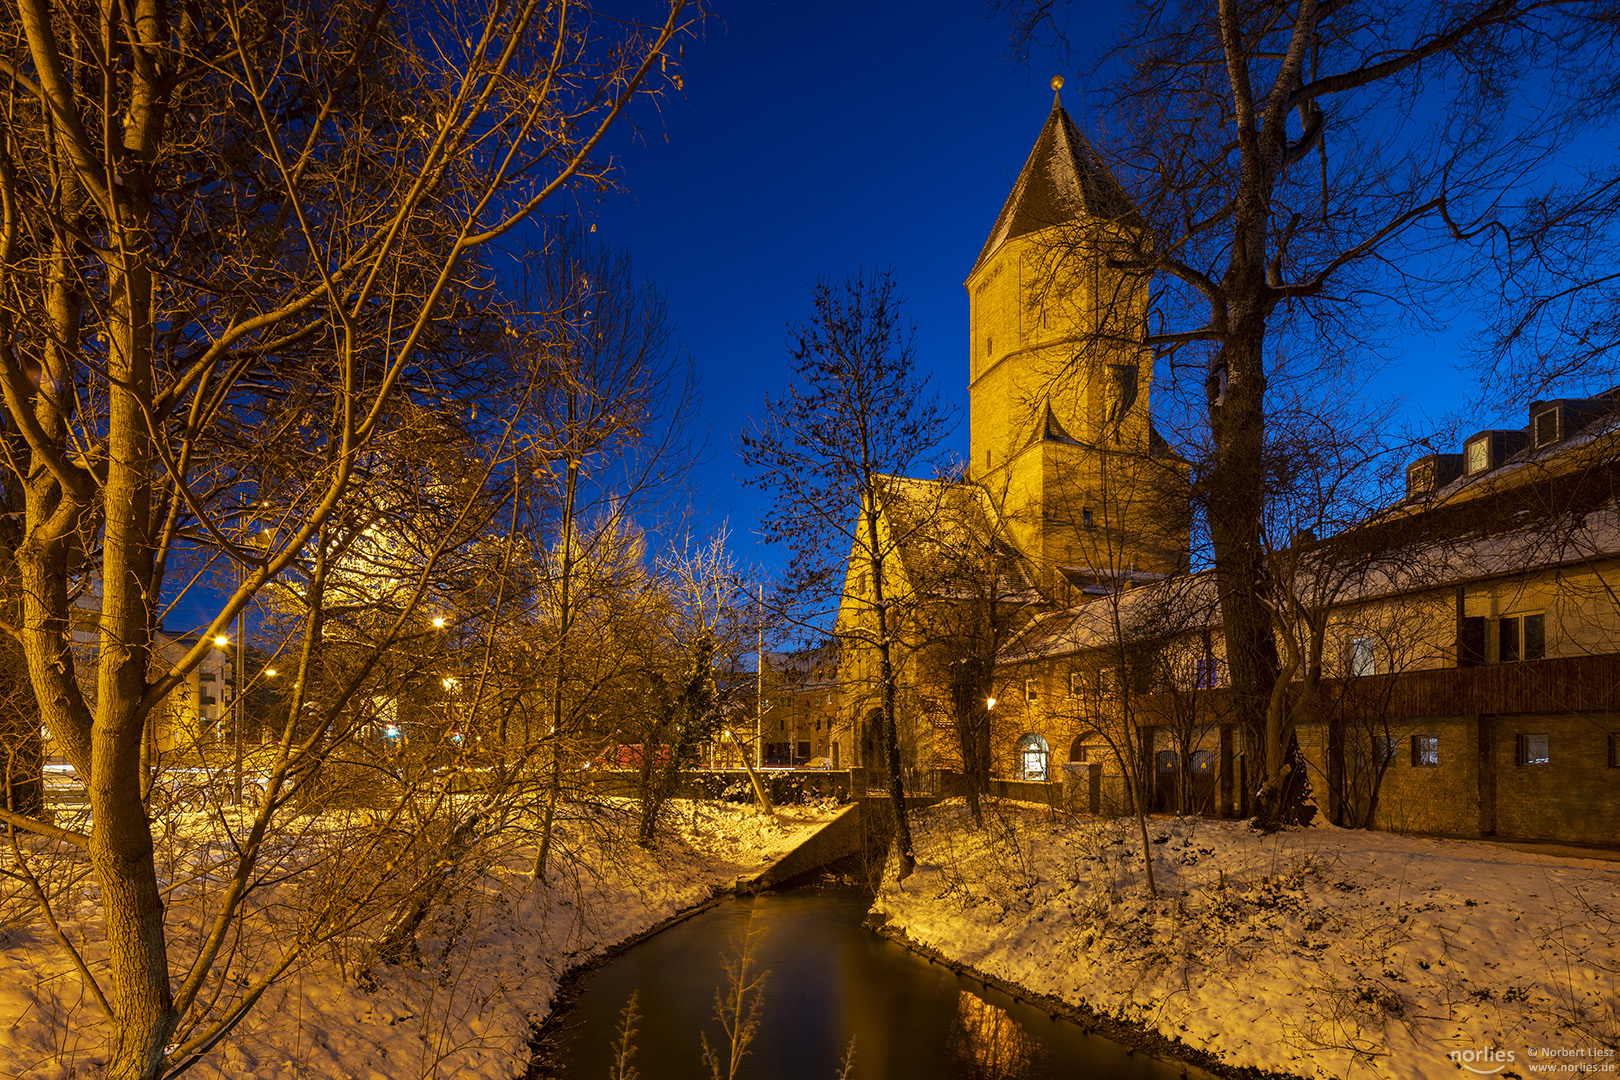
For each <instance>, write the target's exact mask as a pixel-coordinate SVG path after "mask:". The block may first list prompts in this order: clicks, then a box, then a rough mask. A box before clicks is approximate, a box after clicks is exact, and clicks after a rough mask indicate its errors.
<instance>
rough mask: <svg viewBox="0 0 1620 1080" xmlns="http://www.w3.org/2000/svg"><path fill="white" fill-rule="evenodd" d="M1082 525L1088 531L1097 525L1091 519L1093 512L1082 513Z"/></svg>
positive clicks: (1085, 511)
mask: <svg viewBox="0 0 1620 1080" xmlns="http://www.w3.org/2000/svg"><path fill="white" fill-rule="evenodd" d="M1080 524H1082V525H1084V526H1085V527H1086V528H1088V529H1089V528H1091V527H1092V526H1093V525H1094V524H1096V523H1095V522H1094V521H1092V519H1091V511H1090V510H1082V511H1080Z"/></svg>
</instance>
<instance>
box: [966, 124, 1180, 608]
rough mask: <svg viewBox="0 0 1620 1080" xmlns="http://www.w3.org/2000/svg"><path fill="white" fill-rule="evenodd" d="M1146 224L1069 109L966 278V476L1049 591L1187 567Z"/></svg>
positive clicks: (1050, 129) (1051, 127)
mask: <svg viewBox="0 0 1620 1080" xmlns="http://www.w3.org/2000/svg"><path fill="white" fill-rule="evenodd" d="M1140 234H1141V225H1140V219H1139V218H1138V216H1137V214H1136V212H1135V210H1134V208H1133V207H1132V206H1131V203H1130V200H1129V198H1128V197H1127V196H1126V194H1125V192H1124V190H1123V189H1122V188H1121V187H1120V185H1119V183H1118V181H1116V180H1115V179H1114V177H1113V175H1112V174H1111V173H1110V172H1109V171H1108V168H1107V166H1106V165H1104V164H1103V162H1102V159H1101V158H1100V157H1099V156H1098V155H1097V152H1096V151H1095V150H1094V149H1093V148H1092V146H1091V144H1090V143H1089V142H1087V141H1086V138H1085V136H1084V135H1083V134H1081V133H1080V130H1079V129H1078V128H1077V127H1076V126H1075V124H1074V121H1073V120H1071V119H1070V118H1069V114H1068V113H1067V112H1065V111H1064V109H1063V106H1062V104H1061V102H1060V101H1058V100H1057V99H1056V98H1054V100H1053V104H1052V113H1051V115H1050V116H1048V117H1047V119H1046V124H1045V126H1044V127H1042V128H1041V133H1040V136H1039V138H1037V139H1036V140H1035V148H1034V150H1032V151H1031V152H1030V155H1029V159H1028V160H1027V161H1025V162H1024V168H1023V172H1021V173H1020V174H1019V177H1018V182H1017V183H1016V184H1015V185H1013V189H1012V194H1010V195H1009V196H1008V197H1007V202H1006V204H1005V205H1004V206H1003V207H1002V208H1001V214H1000V216H999V217H997V218H996V224H995V228H994V229H992V230H991V232H990V238H989V240H988V241H987V242H986V243H985V245H984V249H983V250H982V251H981V252H980V253H979V257H978V260H977V262H975V263H974V266H973V270H972V272H971V273H970V274H969V275H968V279H967V282H966V285H967V290H968V296H969V303H970V308H971V317H970V325H971V330H970V336H971V343H970V344H971V353H970V355H971V360H970V365H969V372H970V377H971V382H970V384H969V401H970V415H971V429H972V430H971V439H970V442H971V450H970V455H971V456H970V461H969V473H970V475H971V477H972V478H973V479H974V480H976V481H978V482H979V483H980V484H982V485H983V486H984V487H985V489H986V490H987V491H988V492H989V493H990V496H991V499H992V500H993V501H994V503H995V505H996V508H997V510H998V511H999V512H1000V515H1001V517H1002V519H1003V520H1004V521H1005V522H1006V525H1007V528H1008V531H1009V533H1010V534H1011V536H1012V539H1013V541H1014V542H1015V543H1016V544H1017V546H1018V547H1019V548H1020V549H1021V550H1022V551H1023V552H1024V553H1025V555H1026V556H1028V557H1029V558H1030V559H1031V560H1032V561H1033V562H1034V563H1035V564H1036V565H1037V566H1038V567H1040V568H1041V570H1042V571H1043V572H1044V573H1047V574H1050V575H1052V580H1053V581H1054V582H1055V583H1058V584H1062V583H1063V582H1064V581H1067V583H1068V584H1069V585H1071V586H1081V587H1087V588H1104V587H1111V586H1117V585H1119V584H1122V583H1123V581H1126V580H1143V579H1151V578H1152V577H1153V576H1156V575H1159V574H1166V573H1170V572H1173V571H1175V570H1178V569H1181V568H1182V567H1183V566H1184V565H1185V563H1186V559H1187V546H1188V535H1187V521H1188V518H1187V498H1186V493H1187V487H1186V483H1187V467H1186V464H1185V462H1183V461H1181V459H1179V458H1177V457H1176V456H1175V455H1174V454H1173V453H1172V452H1171V451H1170V450H1169V448H1168V446H1167V445H1166V444H1165V442H1164V440H1163V439H1161V438H1160V437H1159V435H1158V433H1157V432H1155V431H1154V430H1153V425H1152V421H1151V418H1150V415H1149V401H1150V391H1151V388H1152V385H1153V356H1152V351H1151V350H1150V349H1148V348H1146V347H1145V346H1143V344H1142V336H1141V335H1142V327H1143V326H1144V321H1145V318H1146V308H1147V298H1148V293H1147V280H1146V278H1145V277H1144V276H1142V275H1136V274H1131V273H1128V272H1125V271H1120V270H1115V269H1110V268H1109V267H1108V266H1107V265H1106V262H1105V260H1106V257H1107V253H1108V252H1113V253H1114V254H1116V255H1118V254H1119V253H1121V252H1122V251H1124V250H1127V249H1129V248H1131V247H1133V246H1134V245H1135V244H1137V243H1138V242H1139V237H1140Z"/></svg>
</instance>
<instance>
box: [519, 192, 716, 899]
mask: <svg viewBox="0 0 1620 1080" xmlns="http://www.w3.org/2000/svg"><path fill="white" fill-rule="evenodd" d="M527 271H528V277H527V288H526V294H527V295H526V300H525V306H526V307H527V308H528V309H529V311H528V312H527V313H526V316H525V323H524V326H523V328H522V330H521V331H520V332H518V338H517V342H516V351H515V357H514V362H515V363H519V364H521V365H522V366H523V367H524V368H525V369H526V372H527V378H525V379H524V380H522V384H523V385H529V384H531V381H532V382H535V383H537V384H538V387H539V391H538V393H536V394H535V395H534V397H533V399H532V400H530V401H527V402H524V403H522V407H524V408H525V409H526V410H527V411H528V413H529V416H530V417H531V420H530V422H529V424H528V425H526V435H527V437H528V438H529V439H530V440H531V443H532V452H533V455H534V457H535V459H536V462H537V464H538V465H539V466H540V468H541V469H543V472H541V476H542V485H541V487H542V491H541V494H542V495H543V496H545V498H544V499H543V501H542V502H541V503H540V505H541V507H542V508H543V509H542V512H541V517H542V520H535V521H532V522H531V525H532V526H534V527H536V528H545V527H547V526H549V527H550V529H551V531H554V532H555V534H556V536H557V540H556V543H555V545H554V546H555V551H556V554H555V556H554V557H553V559H552V567H551V572H550V573H549V574H547V575H546V577H545V581H546V584H547V585H548V587H549V592H550V596H549V597H548V602H547V607H548V609H549V611H550V613H551V618H552V620H553V623H554V629H555V633H554V635H552V638H551V640H552V645H553V648H552V654H551V656H550V666H551V692H550V698H551V701H550V713H551V715H550V717H549V723H548V724H547V725H546V730H545V731H544V732H543V733H540V737H541V746H542V748H543V755H544V756H543V766H542V767H543V769H544V771H545V773H546V779H545V787H546V803H545V813H544V818H543V820H542V822H541V827H540V845H539V848H538V850H537V852H536V855H535V864H534V869H535V876H536V877H538V878H544V877H545V874H546V863H547V861H548V859H549V856H550V851H551V825H552V821H553V819H554V818H555V815H556V812H557V802H558V799H559V798H560V797H561V792H562V779H563V775H562V774H563V770H564V768H565V764H564V762H565V755H563V754H561V753H559V752H558V751H559V743H560V741H562V740H565V739H567V738H568V736H569V734H570V725H571V723H572V722H573V721H575V720H577V718H578V717H579V716H580V715H581V713H582V701H580V700H571V699H578V698H579V697H580V694H579V689H580V688H579V687H578V686H577V685H576V684H575V683H574V681H573V680H572V679H571V676H570V671H569V665H570V663H572V662H573V661H574V659H576V658H577V655H578V649H579V645H580V643H579V642H577V641H576V640H575V637H576V635H575V623H576V619H577V606H578V604H577V599H576V596H575V590H576V587H577V582H576V570H577V568H578V567H579V565H580V564H581V562H582V561H590V560H591V559H593V558H595V557H596V556H597V553H598V550H599V549H600V548H602V547H603V546H604V545H610V544H611V543H612V542H613V541H614V539H615V538H616V537H618V536H619V535H620V534H621V532H622V529H623V525H624V522H625V520H626V515H628V514H630V513H632V512H634V511H637V510H640V509H643V508H644V505H645V504H646V503H647V502H648V501H650V499H651V497H652V496H653V495H654V494H655V493H656V491H658V490H661V489H663V488H666V487H667V486H668V485H669V483H670V482H671V481H672V480H673V479H674V478H676V477H678V476H679V475H681V472H682V469H683V468H684V463H685V461H686V460H688V459H689V457H690V453H689V451H690V446H689V438H688V436H687V435H686V434H685V431H686V421H687V420H688V419H689V418H690V413H691V411H692V409H693V408H694V407H695V405H696V401H697V398H696V391H695V383H694V380H693V374H692V369H691V365H690V363H689V361H688V360H687V358H686V356H685V355H684V354H683V353H681V352H680V351H679V350H677V349H676V348H675V347H674V345H673V343H672V341H671V334H672V325H671V323H670V319H669V315H668V310H667V307H666V306H665V303H664V299H663V296H662V295H661V294H660V293H658V292H657V290H655V289H653V288H652V287H651V286H650V285H644V284H642V283H639V282H638V281H637V280H636V279H635V277H634V274H633V272H632V270H631V265H630V259H629V256H628V255H627V254H625V253H623V252H615V251H612V250H611V249H609V248H607V247H605V246H603V245H600V244H597V243H595V242H593V241H592V240H591V238H590V236H589V234H588V233H587V232H586V231H585V229H584V228H583V227H582V226H580V225H579V224H577V223H576V224H571V225H568V226H565V227H563V228H559V229H556V230H553V231H552V232H551V233H550V234H549V235H548V237H547V242H546V249H545V251H544V253H543V254H540V255H537V256H536V257H534V258H532V259H531V262H530V264H529V266H528V267H527ZM546 518H549V520H545V519H546ZM587 523H588V524H589V525H590V528H588V529H583V530H582V529H581V527H580V526H581V525H582V524H587ZM585 711H588V710H585ZM575 730H576V732H577V725H575Z"/></svg>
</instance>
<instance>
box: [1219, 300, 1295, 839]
mask: <svg viewBox="0 0 1620 1080" xmlns="http://www.w3.org/2000/svg"><path fill="white" fill-rule="evenodd" d="M1262 281H1263V279H1262ZM1264 333H1265V316H1264V314H1263V312H1262V311H1261V310H1260V305H1259V301H1255V302H1253V303H1252V304H1250V305H1249V310H1248V311H1247V312H1245V313H1243V314H1242V315H1241V316H1240V315H1239V313H1238V312H1236V311H1234V318H1233V327H1232V334H1233V336H1232V338H1231V339H1229V340H1228V341H1227V343H1226V344H1225V346H1224V347H1223V348H1222V349H1221V352H1220V356H1219V358H1218V360H1217V367H1216V369H1215V372H1214V373H1213V374H1212V375H1211V378H1210V387H1209V419H1210V431H1211V434H1212V436H1213V438H1214V442H1215V466H1214V468H1213V469H1212V470H1211V472H1210V476H1209V481H1208V484H1209V488H1208V490H1209V530H1210V540H1211V542H1212V546H1213V548H1214V554H1215V585H1216V590H1217V593H1218V595H1219V597H1220V605H1221V620H1222V623H1223V628H1222V629H1223V632H1224V634H1225V635H1226V663H1227V670H1228V674H1229V676H1230V684H1231V693H1232V704H1233V708H1234V711H1235V713H1236V719H1237V722H1238V724H1239V727H1240V730H1241V731H1242V732H1243V739H1244V749H1245V751H1246V752H1247V753H1248V754H1249V755H1250V758H1249V760H1250V761H1252V762H1253V763H1254V766H1255V769H1256V772H1257V773H1258V774H1259V775H1260V776H1262V777H1266V778H1268V779H1270V778H1272V777H1273V774H1274V773H1275V771H1276V770H1277V769H1279V768H1280V767H1281V765H1282V761H1281V757H1280V755H1268V753H1267V750H1268V747H1267V745H1266V739H1265V732H1266V712H1267V707H1268V705H1269V702H1270V700H1271V690H1272V687H1273V686H1274V685H1275V684H1276V681H1277V669H1278V657H1277V643H1276V640H1275V639H1274V638H1273V636H1272V628H1271V614H1270V612H1269V611H1268V610H1267V608H1266V606H1265V603H1264V599H1263V598H1264V596H1265V595H1266V591H1267V581H1266V566H1265V557H1264V550H1265V549H1264V546H1263V545H1262V544H1261V541H1260V527H1261V518H1262V515H1263V513H1264V510H1265V497H1266V492H1265V465H1264V460H1263V452H1264V447H1265V390H1266V379H1265V374H1264V361H1263V355H1262V349H1263V341H1264ZM1274 809H1275V807H1269V808H1268V807H1267V806H1265V805H1260V806H1259V807H1257V818H1263V817H1264V816H1266V814H1267V813H1268V810H1274Z"/></svg>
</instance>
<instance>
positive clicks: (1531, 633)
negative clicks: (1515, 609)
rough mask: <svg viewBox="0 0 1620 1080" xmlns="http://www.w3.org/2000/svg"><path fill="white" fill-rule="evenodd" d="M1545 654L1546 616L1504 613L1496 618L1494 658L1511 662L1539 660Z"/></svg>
mask: <svg viewBox="0 0 1620 1080" xmlns="http://www.w3.org/2000/svg"><path fill="white" fill-rule="evenodd" d="M1546 655H1547V617H1546V615H1545V614H1543V613H1542V612H1539V611H1538V612H1536V613H1535V614H1533V615H1504V616H1502V617H1501V618H1500V619H1498V620H1496V660H1497V662H1498V663H1501V664H1511V663H1514V662H1516V661H1519V660H1540V659H1542V658H1543V657H1545V656H1546Z"/></svg>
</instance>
